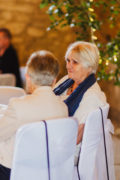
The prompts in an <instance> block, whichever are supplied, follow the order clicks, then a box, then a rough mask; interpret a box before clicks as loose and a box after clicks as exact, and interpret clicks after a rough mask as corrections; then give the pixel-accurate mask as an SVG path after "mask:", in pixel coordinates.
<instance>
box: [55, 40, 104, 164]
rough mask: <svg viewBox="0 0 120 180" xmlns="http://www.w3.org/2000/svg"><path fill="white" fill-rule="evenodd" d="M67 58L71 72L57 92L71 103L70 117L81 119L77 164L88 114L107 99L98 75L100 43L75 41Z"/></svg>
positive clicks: (67, 102)
mask: <svg viewBox="0 0 120 180" xmlns="http://www.w3.org/2000/svg"><path fill="white" fill-rule="evenodd" d="M65 60H66V68H67V72H68V75H67V76H65V77H63V78H62V79H61V80H60V81H59V82H58V83H57V84H56V86H55V87H56V88H55V89H54V92H55V94H56V95H60V96H61V97H62V99H63V100H64V102H65V103H66V105H67V106H68V110H69V116H74V117H76V118H77V119H78V121H79V130H78V138H77V144H78V145H77V150H76V154H75V164H77V161H78V156H79V150H80V142H81V140H82V136H83V130H84V124H85V121H86V117H87V115H88V114H89V113H90V112H92V111H93V110H95V109H96V108H98V107H100V106H104V105H106V104H107V102H106V97H105V94H104V93H103V92H102V91H101V89H100V87H99V85H98V83H97V81H96V78H95V73H96V71H97V68H98V62H99V51H98V48H97V47H96V45H95V44H93V43H88V42H83V41H78V42H75V43H73V44H71V45H70V46H69V47H68V50H67V52H66V55H65Z"/></svg>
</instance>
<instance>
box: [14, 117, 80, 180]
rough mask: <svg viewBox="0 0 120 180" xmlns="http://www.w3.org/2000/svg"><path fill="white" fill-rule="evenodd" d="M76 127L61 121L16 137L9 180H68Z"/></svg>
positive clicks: (35, 126) (74, 123) (36, 126)
mask: <svg viewBox="0 0 120 180" xmlns="http://www.w3.org/2000/svg"><path fill="white" fill-rule="evenodd" d="M77 131H78V123H77V121H76V120H75V119H73V118H62V119H54V120H48V121H41V122H39V123H32V124H28V125H25V126H23V127H22V128H21V129H20V130H19V131H18V133H17V136H16V144H15V152H14V158H13V167H12V173H11V180H27V179H29V180H39V179H41V180H66V179H69V180H72V174H73V169H74V153H75V147H76V138H77Z"/></svg>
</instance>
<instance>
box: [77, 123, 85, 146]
mask: <svg viewBox="0 0 120 180" xmlns="http://www.w3.org/2000/svg"><path fill="white" fill-rule="evenodd" d="M84 126H85V124H80V125H79V126H78V135H77V144H79V143H80V142H81V141H82V137H83V132H84Z"/></svg>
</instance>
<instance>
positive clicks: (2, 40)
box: [0, 28, 22, 87]
mask: <svg viewBox="0 0 120 180" xmlns="http://www.w3.org/2000/svg"><path fill="white" fill-rule="evenodd" d="M11 38H12V36H11V33H10V32H9V30H8V29H6V28H0V74H4V73H12V74H14V75H15V77H16V86H17V87H22V82H21V77H20V72H19V61H18V56H17V53H16V50H15V49H14V47H13V45H12V44H11Z"/></svg>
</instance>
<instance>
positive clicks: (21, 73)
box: [20, 66, 26, 87]
mask: <svg viewBox="0 0 120 180" xmlns="http://www.w3.org/2000/svg"><path fill="white" fill-rule="evenodd" d="M25 71H26V66H21V67H20V76H21V79H22V83H23V87H25V83H26V78H25Z"/></svg>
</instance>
